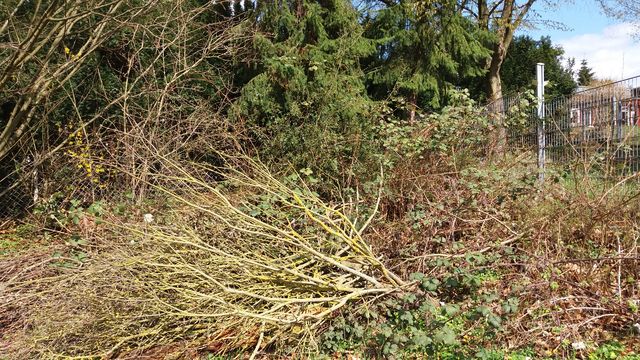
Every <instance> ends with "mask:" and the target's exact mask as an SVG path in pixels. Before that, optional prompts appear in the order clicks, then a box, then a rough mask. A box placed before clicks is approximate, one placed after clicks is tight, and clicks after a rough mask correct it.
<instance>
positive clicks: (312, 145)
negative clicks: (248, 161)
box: [231, 0, 377, 175]
mask: <svg viewBox="0 0 640 360" xmlns="http://www.w3.org/2000/svg"><path fill="white" fill-rule="evenodd" d="M357 16H358V14H357V12H356V10H355V9H354V8H353V6H352V5H351V3H350V2H349V1H347V0H330V1H308V0H304V1H302V0H300V1H283V2H270V3H267V2H263V3H260V2H259V3H258V6H257V8H256V11H255V13H254V16H253V17H254V19H255V22H256V26H257V30H258V32H257V33H256V35H255V36H254V39H253V44H254V51H255V55H254V59H255V60H254V61H253V62H251V63H250V64H245V65H246V66H248V67H253V68H254V69H255V70H254V71H255V76H253V78H251V79H250V80H249V81H248V83H247V84H246V85H244V87H243V88H242V90H241V94H240V97H239V98H238V99H237V101H236V103H235V105H234V106H233V108H232V110H231V117H232V118H233V119H235V121H239V122H246V123H248V124H250V125H251V128H252V130H253V139H254V141H256V144H257V145H258V148H259V151H260V153H261V155H262V156H263V157H264V158H266V159H268V160H278V161H280V160H283V159H286V160H288V161H290V162H291V163H292V164H293V165H294V166H296V167H298V168H302V167H310V168H314V169H319V170H321V171H322V172H323V173H327V174H333V175H335V174H336V173H337V170H338V165H339V163H343V162H344V163H346V162H348V161H349V159H351V158H359V159H360V158H362V157H364V156H366V155H367V154H368V152H367V149H366V148H367V147H368V146H369V142H370V140H371V139H372V137H373V128H374V125H375V124H376V117H375V112H374V111H373V110H374V108H375V107H376V106H377V105H376V103H375V102H374V101H372V100H371V99H370V98H369V97H368V95H367V92H366V88H365V83H364V73H363V71H362V70H361V68H360V60H361V59H362V58H364V57H367V56H371V55H372V54H373V52H374V51H375V48H374V43H373V41H371V40H368V39H366V38H364V37H363V31H362V27H361V26H360V24H359V23H358V21H357Z"/></svg>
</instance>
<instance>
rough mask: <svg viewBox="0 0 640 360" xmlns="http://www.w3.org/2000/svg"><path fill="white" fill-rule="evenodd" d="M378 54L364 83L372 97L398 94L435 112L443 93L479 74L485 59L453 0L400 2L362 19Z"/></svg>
mask: <svg viewBox="0 0 640 360" xmlns="http://www.w3.org/2000/svg"><path fill="white" fill-rule="evenodd" d="M364 23H365V26H366V29H367V31H366V35H367V37H370V38H372V39H375V40H376V46H377V52H376V54H375V57H372V58H370V59H369V62H368V70H369V71H368V77H367V80H368V85H369V89H370V92H371V94H372V95H373V96H374V97H375V98H377V99H383V98H386V97H387V96H389V95H394V96H401V97H403V98H404V99H405V100H407V101H409V102H410V103H411V104H410V105H411V106H418V107H421V108H427V109H437V108H439V107H441V106H442V105H443V102H444V99H445V98H446V96H445V94H446V92H447V90H448V89H451V88H452V87H454V86H458V85H460V84H461V82H462V81H464V80H466V79H469V78H476V77H478V76H481V75H483V74H484V69H483V66H484V65H483V64H484V61H485V60H486V59H487V58H488V56H489V55H490V52H489V50H488V49H487V48H485V47H484V46H483V45H482V43H481V41H480V40H481V39H482V37H483V36H486V34H484V33H482V32H480V30H479V29H478V28H477V27H474V25H473V23H472V22H471V21H470V20H469V19H467V18H465V17H463V16H462V15H461V14H460V13H459V11H458V10H457V7H456V2H455V1H451V0H447V1H441V2H438V3H435V2H415V1H401V2H399V3H397V4H393V5H391V6H388V7H385V8H383V9H380V10H378V11H372V12H369V13H368V14H367V16H366V18H365V21H364Z"/></svg>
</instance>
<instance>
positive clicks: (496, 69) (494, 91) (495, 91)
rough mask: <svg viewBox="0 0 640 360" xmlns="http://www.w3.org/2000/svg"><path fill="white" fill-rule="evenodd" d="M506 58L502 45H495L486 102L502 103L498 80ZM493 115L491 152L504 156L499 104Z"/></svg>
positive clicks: (504, 131)
mask: <svg viewBox="0 0 640 360" xmlns="http://www.w3.org/2000/svg"><path fill="white" fill-rule="evenodd" d="M505 56H506V49H505V47H504V46H503V44H498V45H496V49H495V52H494V56H493V57H492V59H491V65H490V66H489V72H488V73H487V100H488V101H489V103H495V102H496V101H502V100H501V99H502V79H500V68H501V67H502V62H503V61H504V57H505ZM493 109H494V113H493V114H491V117H492V120H493V123H494V125H495V131H494V133H493V138H492V139H491V140H492V143H493V152H494V153H495V154H504V152H505V150H506V146H507V129H506V128H505V124H504V111H503V110H504V109H503V108H502V106H500V104H495V106H494V107H493Z"/></svg>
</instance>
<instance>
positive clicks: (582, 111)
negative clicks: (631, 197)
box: [486, 76, 640, 175]
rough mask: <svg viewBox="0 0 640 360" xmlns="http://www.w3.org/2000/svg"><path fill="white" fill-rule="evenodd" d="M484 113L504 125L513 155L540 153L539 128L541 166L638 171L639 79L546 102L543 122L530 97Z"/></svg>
mask: <svg viewBox="0 0 640 360" xmlns="http://www.w3.org/2000/svg"><path fill="white" fill-rule="evenodd" d="M486 110H487V112H488V113H489V114H491V115H492V116H494V117H496V116H501V117H502V120H503V121H504V122H506V123H507V125H508V128H509V131H508V144H509V147H510V148H511V149H512V150H515V151H533V150H538V151H540V150H541V149H540V146H539V139H538V134H539V131H541V130H540V129H544V130H543V131H544V142H543V144H544V146H543V149H542V151H543V153H544V158H545V159H546V160H545V161H546V163H547V164H569V163H581V164H590V165H592V167H593V168H597V169H600V170H603V171H605V172H606V173H607V174H617V175H621V174H629V173H631V172H637V171H639V170H640V76H636V77H633V78H628V79H625V80H621V81H616V82H611V83H606V84H603V85H600V86H597V87H592V88H589V89H583V90H582V91H578V92H577V93H575V94H574V95H572V96H569V97H562V98H557V99H548V100H547V101H545V102H544V106H543V111H544V118H543V119H540V117H539V116H538V109H537V104H536V101H535V99H534V98H533V97H532V96H530V97H527V96H525V95H518V96H512V97H505V98H503V99H500V100H498V101H496V102H493V103H491V104H488V105H487V108H486ZM541 122H544V127H541V126H540V124H541Z"/></svg>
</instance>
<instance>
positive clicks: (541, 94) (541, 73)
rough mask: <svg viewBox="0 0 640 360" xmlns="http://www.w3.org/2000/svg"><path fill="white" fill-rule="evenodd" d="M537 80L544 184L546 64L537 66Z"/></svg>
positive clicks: (540, 172) (539, 133)
mask: <svg viewBox="0 0 640 360" xmlns="http://www.w3.org/2000/svg"><path fill="white" fill-rule="evenodd" d="M536 70H537V71H536V78H537V80H538V91H537V95H538V180H539V181H540V182H541V183H542V182H544V166H545V147H546V145H547V144H546V139H545V126H544V63H538V64H537V66H536Z"/></svg>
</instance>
